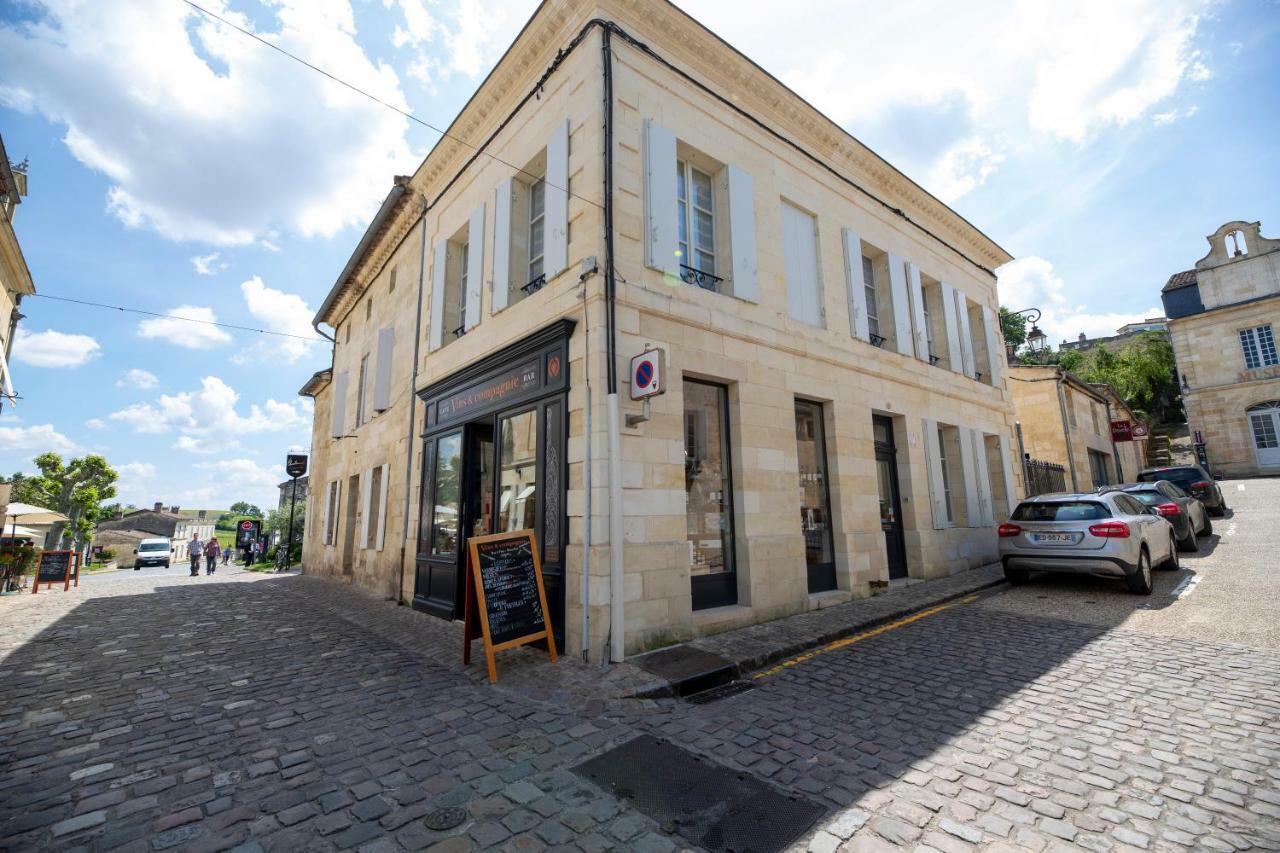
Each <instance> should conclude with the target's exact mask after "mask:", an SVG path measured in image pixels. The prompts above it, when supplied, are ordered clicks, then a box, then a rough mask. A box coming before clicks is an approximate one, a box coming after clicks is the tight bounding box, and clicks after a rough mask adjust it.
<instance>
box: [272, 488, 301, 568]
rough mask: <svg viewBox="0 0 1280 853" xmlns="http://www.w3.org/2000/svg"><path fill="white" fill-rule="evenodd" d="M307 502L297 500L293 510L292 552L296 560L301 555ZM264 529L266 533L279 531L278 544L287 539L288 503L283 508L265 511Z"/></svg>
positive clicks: (282, 543)
mask: <svg viewBox="0 0 1280 853" xmlns="http://www.w3.org/2000/svg"><path fill="white" fill-rule="evenodd" d="M306 507H307V502H306V501H304V500H298V501H297V502H296V503H295V504H294V510H293V554H294V561H295V562H296V561H297V560H298V559H299V558H300V557H301V555H302V533H303V530H305V529H306V516H307V511H306ZM266 529H267V532H268V533H279V534H280V540H279V544H280V545H284V544H285V542H287V541H288V539H289V504H288V503H286V504H285V505H284V509H273V510H271V512H269V513H267V521H266Z"/></svg>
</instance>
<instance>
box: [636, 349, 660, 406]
mask: <svg viewBox="0 0 1280 853" xmlns="http://www.w3.org/2000/svg"><path fill="white" fill-rule="evenodd" d="M666 362H667V354H666V352H664V351H663V350H662V349H661V348H658V347H655V348H654V349H649V350H645V351H644V352H642V353H640V354H639V355H638V356H636V357H635V358H633V359H631V399H632V400H643V399H644V398H646V397H654V396H657V395H658V394H665V393H666V391H667V386H666V381H667V378H666V366H667V365H666Z"/></svg>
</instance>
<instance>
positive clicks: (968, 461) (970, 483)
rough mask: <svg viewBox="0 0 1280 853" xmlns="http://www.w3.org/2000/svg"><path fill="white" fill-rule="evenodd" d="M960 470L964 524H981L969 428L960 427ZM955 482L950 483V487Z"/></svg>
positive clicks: (971, 525) (953, 485)
mask: <svg viewBox="0 0 1280 853" xmlns="http://www.w3.org/2000/svg"><path fill="white" fill-rule="evenodd" d="M959 432H960V470H961V473H962V475H963V477H964V506H965V515H966V524H967V526H969V527H981V526H982V509H981V507H980V506H979V505H978V479H977V470H976V468H975V467H974V459H973V439H972V438H971V437H970V436H969V432H970V431H969V430H968V429H966V428H964V427H960V428H959ZM954 488H955V484H954V483H953V484H952V489H954Z"/></svg>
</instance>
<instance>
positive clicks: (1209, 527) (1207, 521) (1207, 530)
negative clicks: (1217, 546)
mask: <svg viewBox="0 0 1280 853" xmlns="http://www.w3.org/2000/svg"><path fill="white" fill-rule="evenodd" d="M1200 535H1202V536H1212V535H1213V519H1211V518H1209V513H1207V512H1206V513H1205V514H1204V527H1203V528H1201V529H1200Z"/></svg>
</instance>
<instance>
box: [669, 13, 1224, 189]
mask: <svg viewBox="0 0 1280 853" xmlns="http://www.w3.org/2000/svg"><path fill="white" fill-rule="evenodd" d="M678 2H679V5H680V6H682V7H683V8H685V9H686V10H688V11H689V12H690V13H691V14H693V15H694V16H695V17H697V18H698V19H699V20H700V21H702V22H703V23H704V24H706V25H707V26H709V27H711V28H712V29H713V30H715V31H716V32H717V33H719V34H721V35H722V36H724V37H725V38H726V39H727V40H728V41H729V42H730V43H731V44H733V45H734V46H735V47H737V48H739V49H740V50H742V51H743V52H744V53H746V54H747V55H748V56H750V57H751V58H752V59H754V60H756V61H757V62H759V63H761V64H762V65H763V66H764V67H765V68H767V69H769V70H770V71H771V72H772V73H774V74H775V75H776V76H778V77H779V78H780V79H781V80H782V81H783V82H785V83H786V84H787V85H788V86H791V87H792V88H793V89H795V90H796V91H797V92H798V93H799V94H800V95H802V96H803V97H805V98H807V99H808V100H809V101H810V102H812V103H813V104H814V105H815V106H817V107H818V108H819V109H820V110H822V111H823V112H825V113H826V114H827V115H829V116H830V117H831V118H833V119H834V120H835V121H836V122H838V123H839V124H841V125H842V126H844V127H846V128H847V129H849V130H850V131H851V132H852V133H853V134H854V135H855V136H857V137H858V138H859V139H861V140H863V141H864V142H866V143H867V144H869V145H871V146H872V147H873V148H875V149H876V150H877V151H878V152H879V153H881V154H882V155H884V156H886V157H887V158H888V159H889V160H891V162H893V164H894V165H895V166H897V167H898V168H900V169H902V170H903V171H904V172H906V173H907V174H908V175H910V176H911V177H913V178H915V179H916V180H918V181H920V183H922V184H923V185H924V186H925V187H926V188H927V189H929V190H930V191H931V192H933V193H935V194H936V195H938V196H939V197H940V198H942V199H943V200H944V201H948V202H950V201H954V200H955V199H957V198H959V197H960V196H962V195H964V194H965V193H967V192H969V191H971V190H972V189H974V188H976V187H978V186H981V185H982V183H983V182H984V181H986V180H988V179H989V178H990V176H991V175H992V174H994V172H995V171H996V170H997V169H998V168H999V167H1000V166H1001V165H1002V162H1005V163H1007V162H1008V161H1009V160H1011V159H1013V156H1014V155H1015V154H1022V153H1024V152H1026V151H1028V150H1035V149H1036V148H1038V147H1039V146H1042V145H1044V144H1045V143H1046V142H1047V143H1053V142H1067V143H1071V144H1081V143H1086V142H1088V141H1089V140H1090V139H1092V138H1093V137H1094V136H1096V135H1097V134H1098V133H1100V132H1102V131H1104V130H1106V129H1108V128H1113V127H1117V126H1123V125H1126V124H1129V123H1131V122H1133V121H1135V120H1136V119H1138V118H1140V117H1142V116H1144V115H1147V114H1149V113H1150V112H1153V111H1154V110H1155V108H1157V107H1158V106H1159V105H1161V104H1164V103H1166V102H1167V101H1168V99H1169V98H1170V97H1171V96H1173V95H1174V94H1175V93H1176V92H1178V91H1179V90H1180V89H1182V88H1184V83H1186V82H1188V81H1190V82H1192V83H1195V82H1199V81H1202V80H1204V79H1205V78H1206V75H1208V74H1210V73H1211V71H1210V69H1209V68H1208V67H1207V66H1206V65H1205V62H1204V57H1203V56H1201V55H1200V53H1199V52H1198V51H1197V48H1196V46H1195V39H1196V35H1197V30H1198V27H1199V23H1200V20H1201V17H1202V14H1203V12H1204V10H1205V9H1206V8H1207V7H1209V6H1210V5H1211V4H1212V2H1213V0H1124V2H1110V0H1086V2H1082V3H1070V4H1046V3H1013V4H1010V3H1005V2H996V0H980V2H979V3H977V4H972V5H969V6H966V7H965V14H963V15H958V14H957V15H948V16H947V17H946V21H945V23H941V22H939V19H938V16H937V6H936V4H934V3H931V2H928V0H904V2H900V3H895V4H889V5H883V4H882V5H880V6H876V7H875V9H874V14H870V13H869V11H865V12H864V13H863V14H858V15H856V16H855V15H853V14H851V11H850V8H849V5H848V3H846V2H844V0H812V2H810V3H808V4H806V8H805V14H803V15H779V14H777V8H776V3H774V2H772V0H739V2H736V3H732V4H729V3H723V2H721V0H678ZM814 21H825V22H831V25H830V26H821V27H815V26H814V23H813V22H814ZM926 21H931V22H934V23H933V24H932V25H922V22H926Z"/></svg>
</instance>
